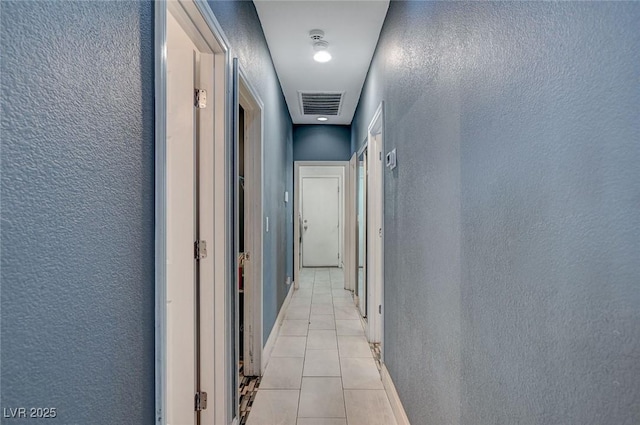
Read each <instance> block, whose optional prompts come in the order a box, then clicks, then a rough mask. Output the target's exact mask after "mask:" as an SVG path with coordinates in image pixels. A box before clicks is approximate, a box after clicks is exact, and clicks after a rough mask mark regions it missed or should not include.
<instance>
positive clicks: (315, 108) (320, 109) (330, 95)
mask: <svg viewBox="0 0 640 425" xmlns="http://www.w3.org/2000/svg"><path fill="white" fill-rule="evenodd" d="M298 94H299V95H300V106H301V107H302V115H339V114H340V109H341V108H342V97H343V95H344V92H315V93H311V92H298Z"/></svg>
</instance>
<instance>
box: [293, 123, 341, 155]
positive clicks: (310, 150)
mask: <svg viewBox="0 0 640 425" xmlns="http://www.w3.org/2000/svg"><path fill="white" fill-rule="evenodd" d="M350 158H351V127H350V126H348V125H295V126H293V160H294V161H348V160H349V159H350Z"/></svg>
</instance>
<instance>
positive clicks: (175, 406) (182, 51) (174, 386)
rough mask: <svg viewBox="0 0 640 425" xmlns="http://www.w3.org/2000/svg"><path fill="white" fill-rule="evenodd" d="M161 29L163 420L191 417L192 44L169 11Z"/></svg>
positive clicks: (193, 371) (193, 357) (193, 360)
mask: <svg viewBox="0 0 640 425" xmlns="http://www.w3.org/2000/svg"><path fill="white" fill-rule="evenodd" d="M167 23H168V27H169V31H168V34H167V269H166V270H167V280H168V285H167V310H166V311H167V332H168V335H167V339H168V340H167V386H166V388H167V424H192V423H194V422H195V417H196V414H195V411H194V394H195V389H196V353H195V347H196V334H195V326H196V323H195V303H196V292H195V288H196V281H195V279H196V276H195V272H196V263H195V259H194V255H193V243H194V241H195V240H196V192H195V191H196V178H195V172H196V164H195V155H196V139H195V138H196V134H195V131H194V122H195V108H194V103H193V90H194V83H195V81H194V76H195V66H196V58H197V52H196V51H197V49H196V48H195V46H194V45H193V43H192V42H191V40H190V39H189V37H188V36H187V35H186V33H185V32H184V31H183V30H182V28H181V27H180V25H179V24H178V23H177V21H176V20H175V19H174V18H173V16H172V15H171V14H169V15H168V22H167Z"/></svg>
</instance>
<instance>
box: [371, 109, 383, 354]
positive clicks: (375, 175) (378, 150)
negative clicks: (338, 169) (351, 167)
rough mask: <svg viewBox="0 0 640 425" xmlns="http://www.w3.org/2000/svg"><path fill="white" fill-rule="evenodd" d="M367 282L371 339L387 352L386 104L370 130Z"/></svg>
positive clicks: (378, 112) (377, 113) (375, 116)
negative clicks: (385, 342)
mask: <svg viewBox="0 0 640 425" xmlns="http://www.w3.org/2000/svg"><path fill="white" fill-rule="evenodd" d="M367 145H368V155H367V157H368V161H367V162H368V165H367V167H368V181H367V187H368V189H367V192H368V194H369V196H367V210H368V216H369V220H370V221H368V222H367V269H368V270H367V280H368V283H369V285H368V291H367V297H368V306H369V307H370V308H369V309H368V310H369V314H368V320H367V323H368V337H369V341H370V342H379V343H381V350H382V352H384V351H383V350H384V345H383V344H382V343H383V338H384V162H383V159H382V158H383V156H384V155H383V151H384V104H383V103H382V102H381V103H380V105H379V106H378V108H377V109H376V112H375V114H374V115H373V118H372V119H371V123H370V124H369V127H368V129H367Z"/></svg>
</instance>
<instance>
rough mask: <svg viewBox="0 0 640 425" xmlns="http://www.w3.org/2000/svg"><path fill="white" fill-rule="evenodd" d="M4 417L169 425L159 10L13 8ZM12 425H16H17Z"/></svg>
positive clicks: (147, 6) (107, 5) (65, 4)
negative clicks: (165, 411) (30, 414)
mask: <svg viewBox="0 0 640 425" xmlns="http://www.w3.org/2000/svg"><path fill="white" fill-rule="evenodd" d="M0 22H1V24H0V37H1V49H0V51H1V52H2V53H1V55H2V64H1V70H2V79H1V90H2V95H1V100H0V105H1V108H2V112H1V115H2V135H1V137H2V158H1V173H2V175H1V182H2V190H1V196H2V236H1V249H2V256H1V302H0V306H1V319H2V332H1V346H2V354H1V369H0V370H1V381H2V385H1V393H0V396H1V406H0V407H2V408H6V409H9V408H18V407H26V408H29V407H55V408H57V417H56V418H55V419H44V420H38V419H26V420H25V419H15V420H12V419H7V418H3V419H2V423H5V422H6V423H7V424H9V423H14V422H15V423H22V422H24V421H26V422H28V423H30V424H32V423H33V424H38V423H47V424H65V425H67V424H82V425H84V424H95V425H98V424H105V425H112V424H151V423H153V421H154V292H153V291H154V289H153V288H154V263H153V258H154V257H153V256H154V254H153V253H154V196H153V194H154V177H153V175H154V169H153V163H154V148H153V4H152V3H150V2H134V1H129V2H84V1H83V2H70V1H62V2H51V1H45V2H23V1H18V2H12V1H3V2H2V16H1V21H0ZM3 416H4V415H3Z"/></svg>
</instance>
